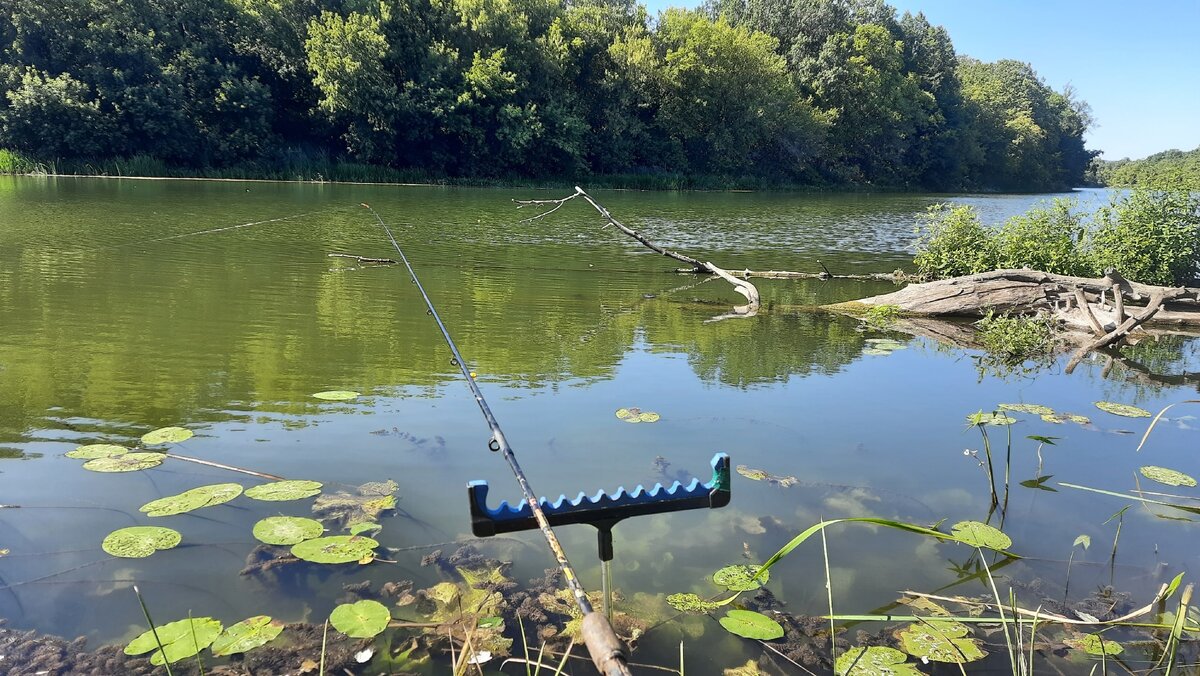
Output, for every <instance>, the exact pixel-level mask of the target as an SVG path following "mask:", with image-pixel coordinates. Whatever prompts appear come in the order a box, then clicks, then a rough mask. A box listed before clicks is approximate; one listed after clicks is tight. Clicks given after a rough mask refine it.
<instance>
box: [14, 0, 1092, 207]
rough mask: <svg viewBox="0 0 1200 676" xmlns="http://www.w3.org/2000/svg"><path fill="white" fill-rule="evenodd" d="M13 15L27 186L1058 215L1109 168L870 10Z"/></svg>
mask: <svg viewBox="0 0 1200 676" xmlns="http://www.w3.org/2000/svg"><path fill="white" fill-rule="evenodd" d="M0 2H2V3H3V5H4V6H5V11H4V12H2V13H0V50H2V51H0V149H6V150H8V151H13V152H14V153H18V154H20V155H21V156H23V157H29V158H34V159H36V160H38V161H59V160H64V161H65V160H74V161H88V160H97V159H106V158H152V159H153V160H155V161H157V162H162V163H165V164H166V165H170V166H179V167H194V168H210V167H212V168H217V167H231V166H232V167H237V166H243V167H247V166H260V167H261V166H280V165H285V164H286V165H297V164H299V165H303V164H304V163H305V162H309V161H315V160H321V161H330V160H336V161H343V162H354V163H363V164H368V165H379V166H385V167H392V168H397V169H414V170H420V171H424V172H427V173H428V174H430V175H439V176H448V177H455V176H474V177H572V178H575V177H586V176H589V175H616V174H631V175H675V176H718V177H729V178H731V179H732V178H740V177H754V178H758V179H763V180H765V181H770V182H777V183H781V184H805V185H817V186H830V185H846V184H858V185H877V186H888V187H898V188H905V187H911V188H930V189H942V190H951V189H971V188H993V189H1004V190H1047V189H1055V188H1063V187H1069V186H1072V185H1077V184H1079V183H1081V182H1082V180H1083V176H1084V171H1085V170H1086V169H1087V167H1088V165H1089V163H1090V161H1091V159H1092V157H1093V155H1094V154H1095V153H1094V152H1092V151H1089V150H1087V149H1086V148H1085V147H1084V143H1083V134H1084V132H1085V131H1086V130H1087V128H1088V125H1089V124H1090V122H1091V120H1090V116H1089V110H1088V107H1087V104H1086V103H1084V102H1083V101H1081V100H1079V98H1078V97H1077V96H1076V95H1075V93H1074V92H1072V91H1071V90H1070V89H1067V90H1065V91H1062V92H1057V91H1054V90H1053V89H1051V88H1050V87H1049V86H1047V85H1046V83H1045V82H1044V81H1043V80H1042V79H1041V78H1040V77H1039V76H1038V74H1037V73H1036V72H1035V71H1034V69H1033V68H1032V67H1031V66H1030V65H1029V64H1025V63H1021V62H1017V61H997V62H995V63H983V62H980V61H977V60H974V59H971V58H968V57H965V56H962V55H959V54H957V53H956V51H955V49H954V45H953V44H952V42H951V40H950V36H949V34H948V33H947V32H946V31H945V29H943V28H941V27H939V26H933V25H931V24H930V23H929V22H928V21H927V20H926V18H925V17H924V16H923V15H921V14H917V15H915V16H914V15H911V14H909V13H905V14H903V15H902V16H898V15H897V12H896V10H895V9H893V8H892V7H891V6H889V5H887V4H886V3H884V2H883V1H882V0H711V1H710V2H709V3H708V4H707V5H706V6H705V7H704V8H701V9H697V10H680V9H671V10H667V11H665V12H663V13H661V14H659V15H658V16H656V17H652V16H650V15H649V14H648V12H647V11H646V9H645V8H644V7H643V6H642V5H640V4H637V3H636V2H634V1H632V0H570V1H568V2H562V1H561V0H375V1H368V0H223V1H217V2H211V1H208V0H128V1H125V2H119V3H117V2H103V1H101V0H0ZM0 164H3V162H0Z"/></svg>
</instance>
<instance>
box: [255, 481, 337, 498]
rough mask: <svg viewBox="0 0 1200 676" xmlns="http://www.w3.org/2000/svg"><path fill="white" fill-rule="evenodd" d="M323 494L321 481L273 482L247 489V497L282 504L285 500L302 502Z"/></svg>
mask: <svg viewBox="0 0 1200 676" xmlns="http://www.w3.org/2000/svg"><path fill="white" fill-rule="evenodd" d="M320 492H321V482H319V481H299V480H291V481H273V482H271V483H269V484H262V485H261V486H254V487H253V488H247V489H246V497H248V498H254V499H255V500H266V501H269V502H280V501H283V500H300V499H302V498H311V497H312V496H314V495H316V494H318V493H320Z"/></svg>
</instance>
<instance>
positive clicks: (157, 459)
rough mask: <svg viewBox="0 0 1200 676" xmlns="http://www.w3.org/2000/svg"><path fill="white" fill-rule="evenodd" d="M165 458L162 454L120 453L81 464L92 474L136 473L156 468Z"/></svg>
mask: <svg viewBox="0 0 1200 676" xmlns="http://www.w3.org/2000/svg"><path fill="white" fill-rule="evenodd" d="M166 457H167V456H165V455H163V454H162V453H142V452H138V453H122V454H121V455H115V456H111V457H108V458H96V459H94V460H88V461H87V462H85V463H83V468H84V469H86V470H90V471H92V472H136V471H138V470H142V469H150V468H151V467H158V466H159V465H161V464H162V461H163V460H164V459H166Z"/></svg>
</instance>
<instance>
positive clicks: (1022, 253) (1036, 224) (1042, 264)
mask: <svg viewBox="0 0 1200 676" xmlns="http://www.w3.org/2000/svg"><path fill="white" fill-rule="evenodd" d="M1074 206H1075V202H1074V201H1073V200H1065V199H1056V200H1054V203H1053V204H1051V205H1049V206H1038V207H1034V208H1033V209H1030V210H1029V211H1028V212H1026V213H1025V214H1023V215H1021V216H1013V217H1012V218H1010V219H1008V221H1007V222H1006V223H1005V224H1004V225H1003V226H1002V227H1001V228H1000V230H999V231H997V232H996V233H995V235H994V239H993V242H994V243H993V247H994V250H995V252H996V267H997V268H1031V269H1033V270H1042V271H1043V272H1052V273H1056V274H1060V275H1085V274H1088V272H1089V268H1088V264H1087V261H1086V260H1085V259H1084V256H1083V253H1082V251H1081V249H1080V247H1079V242H1080V241H1081V240H1082V239H1083V235H1084V231H1085V230H1086V226H1085V225H1084V222H1083V217H1082V216H1081V215H1079V214H1077V213H1074V212H1073V211H1072V210H1071V209H1072V208H1073V207H1074Z"/></svg>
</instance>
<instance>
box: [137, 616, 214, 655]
mask: <svg viewBox="0 0 1200 676" xmlns="http://www.w3.org/2000/svg"><path fill="white" fill-rule="evenodd" d="M222 629H223V627H222V626H221V623H220V622H219V621H218V620H214V619H213V618H211V617H195V618H185V619H182V620H176V621H175V622H168V623H167V624H164V625H160V626H157V627H153V628H152V629H151V630H149V631H146V632H143V633H142V634H140V635H139V636H138V637H137V638H135V639H133V640H132V641H130V642H129V644H128V645H126V646H125V654H126V655H143V654H145V653H148V652H150V651H151V650H153V651H154V654H153V655H151V656H150V663H151V664H157V665H160V666H161V665H164V664H166V663H174V662H178V661H179V660H182V659H186V658H188V657H192V656H193V655H196V654H197V653H199V652H200V651H201V650H204V649H205V648H207V647H208V646H210V645H212V643H213V641H215V640H216V638H217V637H218V636H220V635H221V630H222Z"/></svg>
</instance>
